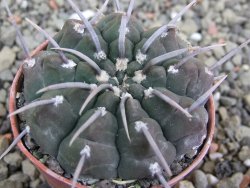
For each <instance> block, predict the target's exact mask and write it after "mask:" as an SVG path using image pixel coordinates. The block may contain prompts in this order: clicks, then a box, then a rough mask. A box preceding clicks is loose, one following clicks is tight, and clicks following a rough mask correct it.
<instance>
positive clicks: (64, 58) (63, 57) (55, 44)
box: [25, 18, 69, 65]
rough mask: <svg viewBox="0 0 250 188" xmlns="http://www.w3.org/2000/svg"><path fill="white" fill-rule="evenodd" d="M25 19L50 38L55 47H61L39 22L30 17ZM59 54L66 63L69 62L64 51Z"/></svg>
mask: <svg viewBox="0 0 250 188" xmlns="http://www.w3.org/2000/svg"><path fill="white" fill-rule="evenodd" d="M25 20H26V21H27V22H28V23H30V24H31V25H32V26H33V27H34V28H35V29H36V30H38V31H39V32H40V33H42V34H43V35H44V36H45V37H46V38H47V39H48V40H49V42H50V43H51V44H52V46H53V47H55V48H60V46H59V44H58V43H57V42H56V41H55V40H54V39H53V38H52V37H51V36H50V35H49V34H48V33H47V32H46V31H45V30H43V29H42V28H41V27H39V26H38V25H37V24H35V23H34V22H32V21H31V20H30V19H29V18H25ZM59 55H60V56H61V58H62V60H63V61H64V63H65V64H66V65H67V64H69V61H68V59H67V57H66V56H65V55H64V54H63V53H62V52H59Z"/></svg>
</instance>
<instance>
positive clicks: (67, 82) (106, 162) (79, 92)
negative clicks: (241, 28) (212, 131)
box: [1, 0, 250, 187]
mask: <svg viewBox="0 0 250 188" xmlns="http://www.w3.org/2000/svg"><path fill="white" fill-rule="evenodd" d="M114 2H115V5H116V12H115V13H112V14H109V15H107V16H104V17H102V18H100V15H101V12H99V13H97V15H96V16H95V17H94V18H93V19H92V20H91V21H88V20H87V19H86V18H85V17H84V16H83V15H82V14H81V13H80V11H79V10H78V8H77V6H76V5H75V4H74V3H73V2H72V0H68V3H69V4H70V5H71V6H72V8H73V9H74V10H75V12H77V13H78V14H79V17H80V18H81V21H79V20H67V21H66V22H65V24H64V26H63V28H62V29H61V31H59V32H58V33H57V34H56V35H55V36H54V37H53V38H52V37H50V36H49V35H48V34H47V33H46V32H45V31H44V30H43V29H41V28H40V27H39V26H38V25H36V24H35V23H33V22H32V21H31V20H29V19H26V20H27V21H28V22H29V23H30V24H31V25H32V26H34V27H35V28H36V29H37V30H39V31H40V32H41V33H42V34H43V35H45V36H46V38H47V39H48V40H49V44H48V46H47V49H46V50H44V51H41V52H40V53H38V54H37V55H35V56H34V57H30V55H29V51H28V49H27V47H25V42H24V41H23V40H22V44H23V46H24V49H25V52H26V56H27V59H26V60H25V62H24V64H23V74H24V82H23V93H24V96H25V103H26V106H24V107H22V108H20V109H18V110H17V111H15V112H13V113H12V114H10V116H12V115H16V114H19V113H23V114H24V117H25V121H26V123H27V125H29V127H27V128H26V129H24V131H23V132H22V133H21V135H20V137H19V138H18V139H21V137H22V136H23V135H25V134H27V133H30V135H31V137H32V138H33V139H34V140H35V142H36V143H37V144H38V145H39V146H40V147H41V148H42V150H43V151H44V153H46V154H49V155H51V156H53V157H55V158H56V159H57V160H58V161H59V163H60V165H61V167H62V168H63V169H64V170H65V171H66V172H67V173H71V174H74V183H73V186H72V187H74V185H75V183H76V181H77V179H78V177H81V178H83V177H91V178H98V179H112V178H122V179H126V180H127V179H142V178H150V177H151V175H154V176H157V177H158V178H159V180H160V181H161V182H162V184H163V185H164V187H168V184H167V182H166V181H165V180H164V177H163V176H164V175H165V173H163V171H162V169H163V170H164V171H165V172H166V174H167V176H171V175H172V172H171V169H170V167H169V166H170V165H171V164H172V163H173V161H178V160H181V159H182V158H183V157H184V156H185V155H186V154H188V153H190V152H196V151H197V150H198V148H199V147H200V146H201V145H202V143H203V141H204V139H205V138H206V134H207V122H208V113H207V111H206V108H205V106H204V105H205V103H206V101H207V99H208V97H209V95H211V93H212V92H213V91H214V90H215V89H216V88H217V87H218V86H219V84H220V83H221V82H222V81H223V80H224V79H225V78H226V76H222V77H220V78H219V81H218V79H217V77H215V76H214V73H213V72H212V71H213V70H214V69H215V68H216V67H217V66H219V65H221V64H223V63H224V62H226V61H227V60H228V59H229V58H231V57H232V56H233V55H234V54H236V53H237V51H238V50H239V49H241V48H243V47H244V46H246V45H247V44H248V43H249V42H250V41H247V42H245V43H244V44H242V46H240V47H238V48H236V49H235V50H234V51H232V52H230V53H229V54H228V55H226V56H225V57H224V58H222V59H221V60H220V61H219V62H217V63H215V64H214V65H213V66H211V67H207V66H206V65H205V64H204V63H203V62H201V61H200V60H199V59H197V58H195V56H196V55H198V54H200V53H205V52H207V51H209V50H213V49H214V48H216V47H218V46H223V45H224V44H218V45H212V46H208V47H192V46H191V45H190V44H189V43H187V42H186V41H184V40H182V39H181V38H180V37H179V36H178V32H177V26H176V21H177V20H178V18H179V17H181V16H182V15H183V14H184V13H185V12H186V11H187V10H188V9H189V8H190V7H192V6H194V5H195V4H196V3H197V0H193V1H192V2H191V3H190V4H189V5H187V6H186V7H185V8H184V9H183V10H182V11H181V12H180V13H179V14H178V15H177V16H176V17H175V18H174V19H173V20H171V22H170V23H169V24H166V25H164V26H162V27H159V28H153V29H150V30H148V31H145V30H144V28H143V25H142V24H141V23H140V22H139V21H138V20H136V18H134V17H133V16H132V10H133V7H134V1H133V0H131V1H130V4H129V8H128V11H127V12H121V11H120V6H119V1H117V0H116V1H114ZM107 3H108V0H107V1H105V3H104V6H107ZM103 8H104V7H103ZM103 8H102V9H101V10H103ZM6 9H7V10H8V13H9V16H12V14H11V12H10V10H9V8H8V6H7V5H6ZM97 20H99V21H98V22H97ZM12 21H13V20H12ZM13 24H14V25H15V27H16V28H17V31H19V30H18V27H17V25H16V24H15V22H14V21H13ZM19 33H20V31H19ZM20 38H22V36H21V35H20ZM216 81H218V82H216ZM214 82H216V84H215V85H214V86H213V83H214ZM16 142H17V141H15V143H16ZM15 143H14V144H15ZM8 151H9V150H8ZM8 151H6V152H5V153H4V154H3V155H2V156H4V155H5V154H6V153H7V152H8ZM2 156H1V158H2ZM75 169H76V170H75Z"/></svg>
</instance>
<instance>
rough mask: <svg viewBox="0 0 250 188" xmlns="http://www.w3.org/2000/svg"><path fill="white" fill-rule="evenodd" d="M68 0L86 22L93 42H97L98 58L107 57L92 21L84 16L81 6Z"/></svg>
mask: <svg viewBox="0 0 250 188" xmlns="http://www.w3.org/2000/svg"><path fill="white" fill-rule="evenodd" d="M67 1H68V3H69V4H70V6H71V7H72V8H73V9H74V11H75V12H76V13H77V14H78V16H79V17H80V19H81V20H82V22H83V23H84V25H85V27H86V28H87V30H88V31H89V33H90V36H91V38H92V40H93V42H94V44H95V47H96V50H97V59H98V60H101V59H106V54H105V53H104V51H103V50H102V49H101V44H100V41H99V38H98V36H97V34H96V32H95V30H94V28H93V27H92V25H91V24H90V22H89V21H88V20H87V19H86V18H85V17H84V16H83V14H82V13H81V11H80V10H79V8H78V7H77V6H76V4H75V3H74V2H73V1H72V0H67Z"/></svg>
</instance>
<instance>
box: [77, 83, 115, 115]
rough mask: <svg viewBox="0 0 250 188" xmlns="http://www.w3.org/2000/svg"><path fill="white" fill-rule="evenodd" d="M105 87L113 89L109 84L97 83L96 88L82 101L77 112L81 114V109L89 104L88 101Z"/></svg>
mask: <svg viewBox="0 0 250 188" xmlns="http://www.w3.org/2000/svg"><path fill="white" fill-rule="evenodd" d="M105 89H110V90H112V91H113V87H112V85H111V84H102V85H99V86H98V87H97V88H95V89H94V90H93V91H92V92H91V93H90V94H89V96H88V97H87V99H86V100H85V101H84V103H83V105H82V107H81V109H80V112H79V115H82V112H83V110H84V109H85V108H86V107H87V105H88V104H89V102H90V101H91V100H92V99H93V98H94V97H95V96H96V95H97V94H98V93H99V92H101V91H103V90H105Z"/></svg>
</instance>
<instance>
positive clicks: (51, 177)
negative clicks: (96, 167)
mask: <svg viewBox="0 0 250 188" xmlns="http://www.w3.org/2000/svg"><path fill="white" fill-rule="evenodd" d="M47 45H48V41H46V42H44V43H42V44H41V45H40V46H38V47H37V48H36V49H35V50H34V51H33V52H32V56H34V55H35V54H37V53H38V52H39V51H41V50H43V49H45V48H46V46H47ZM22 82H23V68H22V66H21V67H20V68H19V70H18V72H17V73H16V76H15V78H14V81H13V83H12V86H11V89H10V96H9V111H10V113H11V112H13V111H15V110H16V94H17V92H19V91H21V86H22ZM207 106H208V113H209V122H208V125H207V126H208V129H207V130H208V131H207V138H206V140H205V142H204V144H203V146H202V149H201V151H200V153H199V154H198V155H197V156H196V158H195V159H194V160H193V162H192V163H191V164H190V165H189V166H188V167H187V168H186V169H185V170H183V171H182V172H181V173H180V174H179V175H177V176H175V177H173V178H171V179H170V181H169V184H170V185H171V186H173V185H175V184H176V183H178V182H179V181H180V180H182V179H183V178H184V177H185V176H186V175H188V174H189V173H190V172H191V171H192V170H193V169H195V168H196V167H197V166H198V164H199V163H200V162H201V160H202V159H203V158H204V157H205V156H206V154H207V152H208V149H209V147H210V145H211V142H212V139H213V135H214V128H215V108H214V101H213V97H212V96H211V97H210V99H209V101H208V103H207ZM10 121H11V128H12V132H13V135H14V138H16V137H17V136H18V135H19V132H20V129H19V121H18V118H17V116H11V118H10ZM18 147H19V148H20V150H21V151H22V153H23V154H24V155H25V156H26V157H27V158H28V159H29V160H30V161H31V162H32V163H33V164H34V165H35V166H36V167H37V169H38V170H39V171H40V172H41V174H42V175H43V176H44V178H45V179H46V180H47V182H48V184H49V185H50V186H51V187H53V188H70V186H71V183H72V181H71V180H70V179H67V178H64V177H63V176H61V175H58V174H56V173H55V172H53V171H52V170H50V169H49V168H48V167H47V166H45V165H44V164H42V163H41V162H40V161H39V160H37V159H36V158H35V157H34V156H33V155H32V154H31V153H30V152H29V151H28V150H27V148H26V147H25V146H24V144H23V143H22V142H21V141H20V142H19V143H18ZM76 187H77V188H86V186H83V185H80V184H77V186H76ZM158 187H161V186H158Z"/></svg>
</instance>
